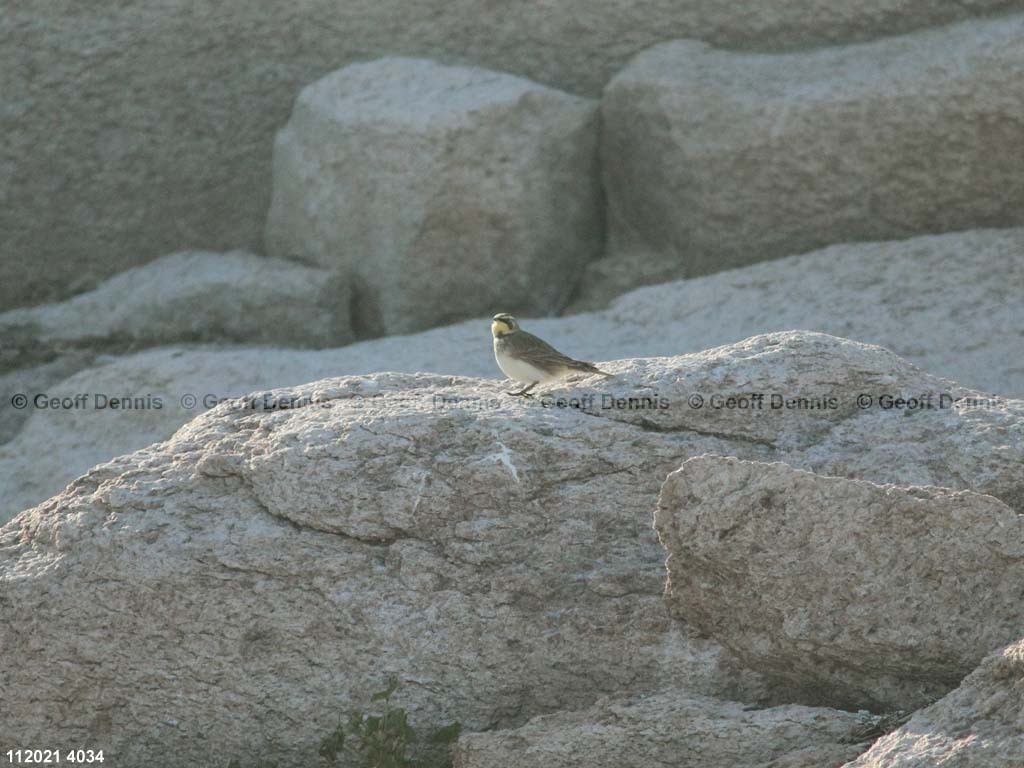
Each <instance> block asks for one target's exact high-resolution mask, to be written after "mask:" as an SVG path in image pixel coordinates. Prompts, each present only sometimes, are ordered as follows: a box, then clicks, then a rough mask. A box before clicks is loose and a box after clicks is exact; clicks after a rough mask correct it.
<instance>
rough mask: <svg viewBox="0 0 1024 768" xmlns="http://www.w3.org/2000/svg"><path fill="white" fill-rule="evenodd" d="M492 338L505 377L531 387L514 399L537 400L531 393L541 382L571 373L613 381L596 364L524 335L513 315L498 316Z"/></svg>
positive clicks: (493, 325)
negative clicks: (530, 398)
mask: <svg viewBox="0 0 1024 768" xmlns="http://www.w3.org/2000/svg"><path fill="white" fill-rule="evenodd" d="M491 335H492V336H494V359H495V360H496V361H497V362H498V367H499V368H501V371H502V373H504V374H505V375H506V376H508V377H509V378H510V379H514V380H515V381H519V382H522V383H523V384H526V385H527V386H526V387H524V388H523V389H521V390H519V391H518V392H509V393H508V394H510V395H516V396H517V397H533V395H531V394H530V390H531V389H533V388H534V387H536V386H537V385H538V384H540V383H541V382H547V381H553V380H554V379H560V378H562V377H563V376H568V375H569V374H570V373H597V374H600V375H601V376H607V377H609V378H610V377H611V375H612V374H610V373H605V372H604V371H602V370H600V369H599V368H598V367H597V366H596V365H594V364H593V363H585V362H583V361H582V360H573V359H572V358H571V357H568V356H566V355H563V354H562V353H561V352H559V351H558V350H557V349H555V348H554V347H552V346H551V345H550V344H548V343H547V342H546V341H544V340H543V339H538V338H537V337H536V336H534V335H533V334H532V333H527V332H526V331H524V330H523V329H522V328H520V327H519V323H518V322H517V321H516V319H515V318H514V317H512V315H509V314H506V313H504V312H502V313H501V314H498V315H495V316H494V321H493V322H492V323H491Z"/></svg>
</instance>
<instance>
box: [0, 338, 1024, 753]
mask: <svg viewBox="0 0 1024 768" xmlns="http://www.w3.org/2000/svg"><path fill="white" fill-rule="evenodd" d="M604 365H605V366H607V368H608V369H610V370H611V371H612V372H613V373H616V377H615V378H614V379H610V380H605V379H601V378H600V377H590V378H587V379H581V380H578V381H576V382H568V383H566V384H565V385H563V386H560V387H559V388H556V389H552V390H548V391H547V394H548V395H550V396H551V397H555V396H565V397H569V396H579V395H585V394H587V393H593V394H594V395H595V396H599V395H602V394H608V395H615V396H617V397H634V398H647V397H649V398H651V400H642V399H640V400H635V401H634V402H633V405H632V408H631V409H623V410H615V409H607V410H602V409H600V408H599V407H598V408H594V407H590V408H572V407H547V406H546V405H545V403H547V404H548V405H553V404H554V403H555V401H552V400H548V399H543V398H538V399H537V400H535V401H523V400H521V399H518V398H515V399H513V398H509V397H507V396H505V395H504V394H503V393H504V390H505V389H506V387H505V386H504V385H503V384H502V383H499V382H482V381H479V380H473V379H463V378H457V377H442V376H434V375H426V374H418V375H412V374H374V375H372V376H367V377H347V378H343V379H334V380H326V381H322V382H316V383H313V384H308V385H303V386H301V387H297V388H295V389H291V390H276V391H274V392H270V393H265V394H266V396H257V397H256V398H255V400H249V401H247V402H249V403H255V405H256V406H258V407H248V406H247V405H246V404H245V403H243V402H239V401H233V402H228V403H224V404H222V405H220V406H218V407H217V408H215V409H214V410H212V411H210V412H209V413H206V414H204V415H202V416H200V417H199V418H197V419H195V420H194V421H192V422H190V423H189V424H187V425H186V426H185V427H183V428H182V429H181V430H179V431H178V432H177V433H176V435H175V436H174V437H173V438H172V439H171V440H169V441H167V442H165V443H159V444H155V445H153V446H151V447H149V448H146V449H143V450H141V451H138V452H136V453H135V454H131V455H128V456H124V457H121V458H118V459H115V460H113V461H111V462H108V463H106V464H102V465H100V466H98V467H96V468H94V469H93V470H92V471H90V472H89V473H88V474H86V475H85V476H83V477H81V478H79V479H77V480H76V481H74V482H73V483H72V484H71V485H70V486H69V487H68V488H67V489H66V490H65V491H64V492H63V493H61V494H59V495H57V496H55V497H54V498H52V499H50V500H49V501H47V502H45V503H43V504H41V505H39V506H37V507H35V508H33V509H31V510H27V511H26V512H24V513H22V514H21V515H19V516H18V517H16V518H15V519H14V520H13V521H11V522H10V523H8V524H7V525H6V526H4V527H3V528H2V529H0V581H2V589H0V613H2V615H4V616H5V617H6V619H7V620H6V621H5V622H4V623H3V624H0V646H2V647H3V648H4V649H5V654H10V657H11V658H17V659H19V660H20V663H19V664H17V665H7V666H4V667H2V668H0V685H2V687H3V690H5V691H6V692H7V693H6V699H5V705H7V706H8V707H9V711H10V712H11V713H13V717H10V718H5V719H0V741H2V742H4V743H37V742H38V741H39V739H41V738H42V737H43V736H44V735H45V736H46V737H48V738H49V739H51V740H57V741H66V742H69V743H77V742H79V741H81V740H82V739H83V738H84V737H85V735H87V734H88V735H89V737H90V743H94V744H98V745H102V746H104V748H106V749H109V750H110V753H111V754H113V755H117V756H119V757H120V759H121V761H122V762H125V763H126V764H135V763H140V764H141V763H144V762H146V761H147V760H149V759H150V758H154V759H155V757H156V756H158V755H161V754H162V755H166V754H170V753H173V754H176V755H179V756H180V760H181V762H194V761H195V760H196V759H198V757H199V756H200V755H204V756H205V755H208V754H217V755H231V754H235V753H236V752H237V751H238V750H242V749H246V750H250V749H252V733H253V732H254V731H253V729H254V723H257V724H258V730H257V731H256V732H258V733H260V734H261V735H262V737H263V738H264V739H265V744H266V748H265V752H266V754H267V756H268V757H273V756H274V755H275V754H279V755H281V756H282V759H284V760H285V761H286V762H285V764H286V765H292V764H294V765H299V764H308V759H309V757H310V755H311V750H314V749H315V745H316V743H317V741H318V740H319V738H320V737H322V736H323V735H324V734H325V733H326V732H327V731H328V730H329V729H330V728H331V727H333V724H334V723H336V718H337V716H338V711H339V710H341V711H345V710H347V709H348V707H349V706H350V705H356V704H365V701H364V700H363V699H364V698H365V695H366V694H367V693H368V692H369V691H372V690H376V686H378V685H379V683H380V680H381V678H382V677H383V676H384V675H385V673H387V672H395V673H397V674H399V675H400V676H401V677H402V678H403V679H404V680H405V682H406V686H405V688H403V693H402V699H401V701H400V702H399V703H400V704H402V705H403V706H407V707H408V708H409V709H410V711H411V712H412V713H413V719H414V722H415V723H416V724H417V725H418V726H424V727H425V726H431V725H441V724H444V723H447V722H450V721H451V720H459V721H460V722H462V723H463V724H464V725H465V726H466V728H467V730H470V731H473V730H482V729H485V728H508V727H513V726H516V725H519V724H521V723H522V722H523V720H525V719H526V718H528V717H530V716H533V715H538V714H545V713H548V712H551V711H555V710H558V709H579V708H583V707H586V706H589V705H590V704H591V703H592V702H593V701H594V699H595V698H596V697H597V696H599V695H602V694H608V695H611V694H615V695H631V694H633V693H638V692H643V691H645V690H647V691H651V690H656V689H660V688H666V687H668V688H686V689H687V690H689V691H691V692H694V693H698V694H703V695H715V696H719V697H726V698H733V699H740V700H748V701H749V700H753V699H761V698H762V697H766V698H767V699H768V700H771V691H765V690H763V689H762V688H761V687H760V685H759V681H758V679H757V678H756V676H753V675H749V674H740V673H739V672H738V671H737V667H736V665H735V664H734V662H733V660H732V659H731V658H730V656H729V655H727V654H723V653H722V652H721V649H720V647H719V646H718V645H717V644H715V643H712V642H709V641H698V640H696V639H694V638H692V637H689V636H688V635H687V634H686V631H685V630H684V629H683V628H682V626H681V625H679V624H678V623H675V622H673V621H671V620H670V619H669V617H668V614H667V612H666V611H665V608H664V602H663V597H662V594H661V592H662V585H663V579H664V571H663V559H664V552H663V550H662V549H661V548H660V547H659V545H658V543H657V540H656V538H655V536H654V532H653V531H652V530H651V528H650V523H649V519H650V510H651V509H653V508H654V505H655V501H656V498H657V493H658V489H659V487H660V485H661V483H662V481H663V479H664V477H665V476H666V475H667V473H668V472H669V471H670V470H672V469H674V468H675V467H678V466H679V464H680V462H682V461H683V460H685V459H686V458H688V457H691V456H695V455H701V454H705V453H718V454H721V453H733V454H736V455H738V456H741V457H746V458H749V459H758V460H762V461H765V460H772V459H775V458H787V459H788V460H792V461H794V462H797V463H802V464H804V465H806V466H808V467H810V468H814V469H819V468H821V467H827V468H829V471H832V472H836V471H840V470H845V471H847V472H849V473H851V474H860V475H864V476H868V477H871V478H873V479H882V480H884V479H889V478H895V479H897V480H899V481H901V482H908V481H909V482H914V481H917V480H918V478H920V477H925V478H928V479H932V478H933V477H934V476H941V477H943V478H944V479H946V480H947V484H951V485H957V484H969V485H970V486H971V487H979V488H980V489H981V490H990V491H991V492H993V493H996V494H999V495H1001V496H1003V497H1004V498H1007V499H1010V498H1015V499H1018V500H1020V499H1024V494H1022V492H1021V491H1022V488H1024V478H1021V476H1020V471H1019V469H1020V465H1021V462H1022V459H1024V450H1022V449H1021V446H1020V444H1019V442H1020V441H1019V435H1020V432H1021V430H1020V424H1021V422H1022V420H1024V415H1022V414H1024V404H1022V403H1018V402H1015V401H1005V402H1003V403H1001V404H1000V405H998V407H993V408H992V409H990V410H985V411H983V412H982V411H980V410H977V409H971V410H964V409H948V410H943V411H934V412H932V411H929V412H922V413H920V414H918V415H916V416H914V417H912V418H906V417H904V416H903V415H902V414H901V413H895V412H890V411H884V412H883V411H876V412H872V411H870V410H866V411H861V410H858V409H856V408H855V407H853V406H851V405H849V404H848V395H849V394H852V393H854V392H858V391H862V390H863V391H868V392H874V393H877V392H879V391H883V390H896V391H908V392H921V391H926V390H928V389H929V388H934V387H939V386H943V387H944V386H946V383H945V382H942V381H941V380H937V379H935V378H933V377H930V376H927V375H926V374H924V373H922V372H920V371H918V370H917V369H915V368H913V366H910V365H909V364H907V363H906V362H904V361H901V360H900V359H899V358H897V357H896V356H894V355H892V354H891V353H889V352H886V351H885V350H882V349H879V348H877V347H871V346H865V345H861V344H856V343H853V342H848V341H844V340H841V339H836V338H833V337H828V336H824V335H820V334H808V333H787V334H770V335H765V336H761V337H755V338H753V339H749V340H747V341H745V342H743V343H740V344H736V345H733V346H729V347H723V348H720V349H716V350H709V351H708V352H705V353H702V354H699V355H693V356H688V357H675V358H662V359H649V360H632V361H618V362H605V363H604ZM753 381H756V382H757V386H758V387H764V388H765V389H767V390H770V391H787V392H792V393H794V394H797V393H802V394H805V395H807V396H808V397H812V396H817V395H820V394H821V393H822V392H825V391H832V392H838V393H839V394H838V395H837V397H840V398H841V400H842V403H843V405H842V407H841V408H838V409H836V410H835V411H830V412H828V413H818V414H813V413H812V414H786V415H775V416H771V415H769V416H765V417H763V418H752V417H751V414H750V413H748V412H739V411H731V412H729V411H718V412H717V415H715V413H710V412H702V411H703V409H700V410H698V409H693V408H690V407H688V406H687V405H686V396H687V395H689V394H690V393H694V392H697V391H700V390H703V391H704V392H706V393H709V394H710V391H711V389H712V388H714V389H715V390H717V391H718V392H720V393H723V394H727V393H731V392H739V391H743V390H745V389H749V388H750V386H751V382H753ZM655 392H657V393H658V394H657V396H655V394H654V393H655ZM954 392H962V390H959V389H954ZM439 398H441V399H439ZM444 398H447V399H444ZM658 398H665V399H667V401H668V403H669V407H668V408H666V409H656V410H654V411H652V410H651V409H650V408H648V407H646V406H648V405H651V404H653V405H657V404H658V403H659V402H660V400H659V399H658ZM595 402H596V403H598V404H600V403H601V402H602V400H601V398H600V397H596V400H595ZM275 403H276V404H277V405H278V406H280V407H276V408H274V407H271V406H272V405H273V404H275ZM285 405H291V406H294V407H289V408H286V407H284V406H285ZM302 406H304V407H302ZM325 406H330V407H325ZM640 406H645V407H644V408H643V409H641V408H640ZM937 435H941V436H942V442H941V443H939V442H938V441H937V440H936V439H935V438H936V436H937ZM920 445H930V450H931V454H932V455H931V456H930V457H929V460H928V461H927V462H922V461H921V457H920V456H918V455H916V454H914V452H913V450H912V448H911V447H912V446H920ZM936 445H941V446H942V450H941V451H939V450H936V449H935V446H936ZM823 447H824V449H823ZM821 451H823V452H821ZM932 481H933V482H934V480H932ZM44 596H45V597H44ZM56 668H60V669H71V670H74V671H75V675H74V677H73V680H74V681H75V682H74V683H73V688H69V687H68V685H69V684H68V682H67V680H68V679H69V678H68V676H67V675H62V676H61V677H60V679H58V678H57V677H55V676H53V675H52V674H46V671H47V670H53V669H56ZM310 670H314V671H315V674H311V672H310ZM253 702H259V704H258V706H257V707H256V708H255V709H254V708H253V706H254V705H253ZM200 733H202V734H203V735H204V737H205V738H202V739H200V738H199V734H200ZM282 743H286V744H287V745H288V746H287V747H283V746H282V747H280V748H278V747H277V746H275V744H282ZM210 750H213V752H211V751H210ZM245 754H251V753H250V752H249V751H246V753H245ZM300 761H307V762H300Z"/></svg>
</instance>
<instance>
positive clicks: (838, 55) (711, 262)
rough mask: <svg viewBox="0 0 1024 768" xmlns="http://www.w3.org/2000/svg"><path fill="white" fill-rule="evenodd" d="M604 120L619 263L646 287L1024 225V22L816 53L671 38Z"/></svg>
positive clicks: (608, 93)
mask: <svg viewBox="0 0 1024 768" xmlns="http://www.w3.org/2000/svg"><path fill="white" fill-rule="evenodd" d="M602 116H603V125H604V131H603V134H602V136H603V138H602V164H603V170H604V174H605V183H606V188H607V191H608V200H609V208H610V213H609V226H610V248H609V250H610V253H611V255H610V257H609V261H613V262H614V261H616V260H621V261H623V262H624V263H625V264H626V268H634V269H636V270H637V271H638V272H639V273H640V274H638V275H637V276H636V280H637V281H638V282H639V281H650V280H652V279H654V278H655V277H658V276H660V277H661V278H662V279H665V276H666V275H670V276H673V277H681V276H693V275H698V274H705V273H708V272H715V271H718V270H721V269H723V268H725V267H729V266H736V265H740V264H747V263H750V262H754V261H761V260H764V259H771V258H776V257H779V256H785V255H788V254H793V253H799V252H803V251H808V250H811V249H812V248H817V247H820V246H823V245H828V244H830V243H843V242H854V241H864V240H878V239H888V238H900V237H908V236H911V235H918V234H926V233H938V232H948V231H952V230H963V229H971V228H974V227H990V226H1013V225H1019V224H1021V223H1024V213H1022V211H1024V153H1021V152H1020V151H1018V150H1019V148H1020V147H1021V146H1022V145H1024V16H1014V17H1009V18H1003V19H998V20H991V21H970V22H964V23H962V24H958V25H954V26H951V27H948V28H942V29H938V30H931V31H925V32H916V33H914V34H912V35H907V36H905V37H898V38H892V39H887V40H882V41H878V42H872V43H864V44H859V45H852V46H847V47H840V48H828V49H822V50H815V51H810V52H801V53H787V54H753V53H735V52H728V51H724V50H717V49H714V48H712V47H710V46H708V45H706V44H704V43H701V42H698V41H677V42H672V43H665V44H661V45H658V46H655V47H654V48H652V49H651V50H649V51H645V52H644V53H642V54H640V55H639V56H638V57H637V58H636V59H635V60H634V61H633V62H632V63H630V64H629V66H627V67H626V68H625V69H624V70H623V71H622V72H621V73H620V74H618V75H617V76H616V77H615V78H614V79H613V80H612V82H611V83H610V84H609V85H608V87H607V88H606V90H605V96H604V100H603V101H602ZM950 267H951V268H952V267H953V265H950ZM605 271H607V272H611V273H616V269H615V267H614V266H612V267H607V266H606V268H605ZM620 271H621V268H620ZM636 284H637V282H633V283H632V285H636Z"/></svg>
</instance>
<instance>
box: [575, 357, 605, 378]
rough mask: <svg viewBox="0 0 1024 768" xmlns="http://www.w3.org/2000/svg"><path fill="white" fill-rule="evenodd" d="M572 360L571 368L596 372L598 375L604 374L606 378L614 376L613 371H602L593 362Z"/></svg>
mask: <svg viewBox="0 0 1024 768" xmlns="http://www.w3.org/2000/svg"><path fill="white" fill-rule="evenodd" d="M573 362H574V363H575V365H574V366H573V368H575V369H576V370H578V371H583V372H584V373H596V374H598V375H600V376H604V377H605V378H606V379H613V378H615V374H614V373H608V371H602V370H601V369H600V368H598V367H597V366H596V365H594V364H593V363H587V362H584V361H583V360H573Z"/></svg>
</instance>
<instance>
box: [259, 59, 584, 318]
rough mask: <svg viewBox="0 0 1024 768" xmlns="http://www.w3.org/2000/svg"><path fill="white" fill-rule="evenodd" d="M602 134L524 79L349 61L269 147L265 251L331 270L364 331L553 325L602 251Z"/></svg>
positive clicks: (312, 88)
mask: <svg viewBox="0 0 1024 768" xmlns="http://www.w3.org/2000/svg"><path fill="white" fill-rule="evenodd" d="M597 127H598V125H597V103H596V102H594V101H592V100H590V99H583V98H580V97H578V96H572V95H570V94H568V93H564V92H562V91H557V90H554V89H552V88H548V87H546V86H542V85H539V84H537V83H534V82H531V81H529V80H525V79H523V78H519V77H513V76H511V75H506V74H501V73H498V72H492V71H489V70H485V69H480V68H476V67H451V66H442V65H440V64H436V63H434V62H431V61H426V60H423V59H409V58H387V59H380V60H378V61H373V62H369V63H365V64H353V65H350V66H348V67H345V68H343V69H340V70H338V71H337V72H333V73H331V74H330V75H327V76H326V77H324V78H322V79H320V80H318V81H317V82H315V83H313V84H312V85H309V86H307V87H306V88H304V89H303V90H302V92H301V93H300V94H299V97H298V99H297V100H296V102H295V108H294V110H293V111H292V117H291V120H290V121H289V123H288V125H287V126H286V127H285V128H284V130H282V131H281V132H280V133H279V134H278V136H277V142H276V144H275V148H274V194H273V199H272V201H271V206H270V213H269V215H268V218H267V238H266V240H267V248H268V249H269V251H270V253H272V254H274V255H277V256H283V257H289V258H294V259H297V260H300V261H304V262H307V263H312V264H316V265H318V266H321V267H324V268H327V269H329V270H331V271H332V272H335V273H337V274H339V276H340V277H341V278H342V279H343V280H344V281H346V282H347V284H348V285H349V286H350V291H349V292H350V294H351V296H352V308H351V315H352V318H353V323H354V324H356V326H357V328H356V330H357V331H358V332H360V333H362V334H363V335H366V336H379V335H383V334H391V333H409V332H411V331H417V330H421V329H423V328H428V327H430V326H434V325H441V324H443V323H446V322H453V321H455V320H462V319H465V318H466V317H473V316H476V315H479V314H485V313H487V312H488V311H490V309H491V308H492V307H493V306H495V305H497V304H501V305H502V306H503V307H506V308H507V309H508V311H511V312H516V313H520V314H527V313H529V314H552V313H554V312H556V311H558V310H560V309H561V308H562V307H563V306H564V305H565V303H566V302H567V301H568V298H569V295H570V294H571V293H572V291H573V289H574V288H575V287H576V283H577V282H578V280H579V275H580V273H581V271H582V269H583V267H584V265H585V264H586V263H587V262H589V261H590V260H591V259H593V258H595V257H596V256H597V255H598V254H599V252H600V250H601V247H602V245H603V229H602V217H603V210H602V205H603V200H602V197H601V190H600V180H599V171H598V167H597ZM346 308H347V305H346Z"/></svg>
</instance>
